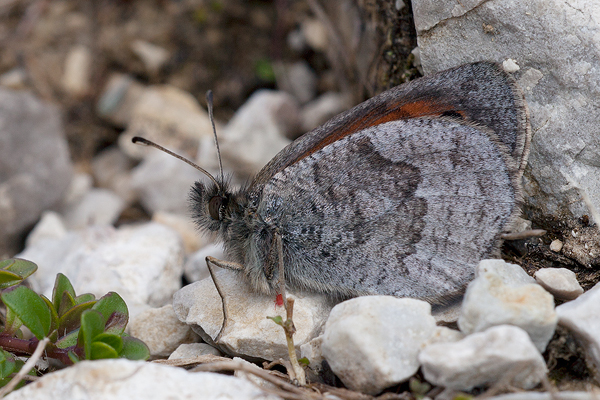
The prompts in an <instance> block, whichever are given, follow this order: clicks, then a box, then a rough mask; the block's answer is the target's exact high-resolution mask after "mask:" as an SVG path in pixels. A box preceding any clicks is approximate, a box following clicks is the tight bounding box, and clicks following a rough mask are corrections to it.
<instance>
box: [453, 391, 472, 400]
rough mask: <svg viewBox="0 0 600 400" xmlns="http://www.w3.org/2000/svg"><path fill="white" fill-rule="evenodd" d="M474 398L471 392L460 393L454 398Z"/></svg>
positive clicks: (457, 399)
mask: <svg viewBox="0 0 600 400" xmlns="http://www.w3.org/2000/svg"><path fill="white" fill-rule="evenodd" d="M473 399H474V397H473V396H471V395H470V394H466V393H459V394H457V395H455V396H454V398H453V399H452V400H473Z"/></svg>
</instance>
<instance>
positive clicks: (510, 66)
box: [502, 58, 521, 73]
mask: <svg viewBox="0 0 600 400" xmlns="http://www.w3.org/2000/svg"><path fill="white" fill-rule="evenodd" d="M502 68H503V69H504V70H505V71H506V72H508V73H512V72H517V71H518V70H520V69H521V67H519V65H518V64H517V62H516V61H515V60H513V59H512V58H507V59H506V60H504V61H503V62H502Z"/></svg>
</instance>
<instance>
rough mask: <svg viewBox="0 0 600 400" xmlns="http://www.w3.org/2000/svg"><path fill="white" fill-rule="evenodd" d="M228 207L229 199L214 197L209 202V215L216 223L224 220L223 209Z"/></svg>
mask: <svg viewBox="0 0 600 400" xmlns="http://www.w3.org/2000/svg"><path fill="white" fill-rule="evenodd" d="M226 205H227V198H226V197H223V196H213V197H212V198H211V199H210V201H209V202H208V213H209V214H210V217H211V218H212V219H214V220H215V221H220V220H221V219H222V209H223V208H224V207H225V206H226Z"/></svg>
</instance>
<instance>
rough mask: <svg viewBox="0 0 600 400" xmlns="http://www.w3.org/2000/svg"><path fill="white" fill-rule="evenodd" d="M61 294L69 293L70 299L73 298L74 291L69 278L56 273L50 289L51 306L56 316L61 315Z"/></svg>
mask: <svg viewBox="0 0 600 400" xmlns="http://www.w3.org/2000/svg"><path fill="white" fill-rule="evenodd" d="M63 293H69V294H70V295H71V299H74V298H75V289H73V285H71V281H70V280H69V278H67V277H66V276H65V275H63V274H61V273H58V274H56V280H55V281H54V288H53V289H52V304H54V308H55V309H56V311H57V312H58V315H62V313H61V312H60V310H61V303H62V298H63Z"/></svg>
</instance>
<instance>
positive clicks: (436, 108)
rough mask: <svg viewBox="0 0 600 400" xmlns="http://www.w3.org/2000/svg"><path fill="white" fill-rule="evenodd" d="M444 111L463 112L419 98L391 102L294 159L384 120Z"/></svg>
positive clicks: (440, 113)
mask: <svg viewBox="0 0 600 400" xmlns="http://www.w3.org/2000/svg"><path fill="white" fill-rule="evenodd" d="M445 112H452V113H454V114H459V115H461V116H463V117H464V113H463V112H462V111H459V110H456V109H455V108H454V107H452V106H451V105H448V104H443V103H435V102H433V101H431V100H420V101H415V102H411V103H405V104H402V105H398V103H391V104H389V105H388V106H387V107H385V108H376V109H374V110H371V111H370V112H369V113H367V114H365V115H364V116H362V117H360V118H357V119H356V120H355V122H354V123H352V124H349V125H344V126H340V127H338V128H337V129H334V130H332V131H331V133H330V134H329V135H327V136H325V137H324V138H323V140H321V141H320V142H318V143H317V144H315V145H314V146H313V147H312V148H311V149H310V150H309V151H307V152H305V153H304V154H302V155H300V156H299V157H298V158H297V159H296V161H297V160H301V159H303V158H304V157H307V156H309V155H311V154H312V153H314V152H316V151H318V150H320V149H322V148H323V147H325V146H327V145H329V144H331V143H333V142H336V141H338V140H340V139H342V138H343V137H345V136H348V135H350V134H352V133H354V132H358V131H360V130H363V129H365V128H369V127H372V126H376V125H380V124H384V123H386V122H391V121H398V120H401V119H409V118H417V117H424V116H439V115H442V114H443V113H445Z"/></svg>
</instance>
